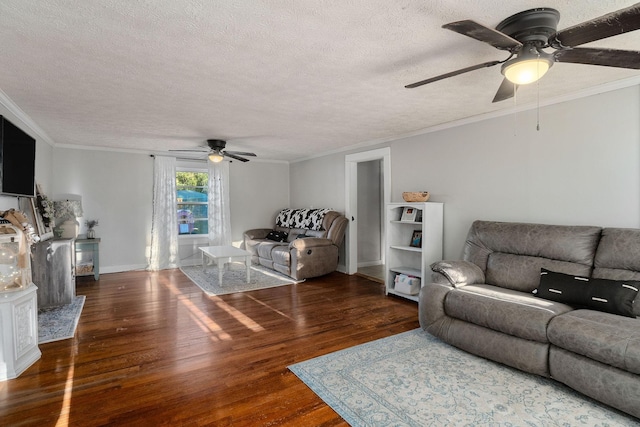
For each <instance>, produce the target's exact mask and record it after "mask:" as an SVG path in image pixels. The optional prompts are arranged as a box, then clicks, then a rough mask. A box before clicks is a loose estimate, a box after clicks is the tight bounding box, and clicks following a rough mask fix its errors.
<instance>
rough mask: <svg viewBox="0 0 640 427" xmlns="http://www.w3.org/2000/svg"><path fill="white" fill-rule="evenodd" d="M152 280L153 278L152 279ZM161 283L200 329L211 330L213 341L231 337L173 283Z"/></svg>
mask: <svg viewBox="0 0 640 427" xmlns="http://www.w3.org/2000/svg"><path fill="white" fill-rule="evenodd" d="M152 280H153V279H152ZM163 285H164V286H165V287H166V288H167V289H169V291H171V293H172V294H174V295H175V296H176V298H177V299H178V301H180V302H181V303H182V304H183V305H184V306H185V307H186V308H187V310H189V315H190V316H191V318H192V319H193V321H194V322H195V323H196V324H197V325H198V326H199V327H200V329H202V331H203V332H207V333H209V332H211V333H213V334H214V335H212V336H211V339H212V340H213V341H220V340H223V341H227V340H230V339H231V335H229V334H228V333H226V332H225V331H224V330H223V329H222V327H221V326H220V325H218V324H217V323H216V322H214V321H213V320H211V318H209V316H208V315H207V314H205V313H203V312H202V310H200V309H199V308H198V307H197V306H196V305H195V304H194V303H193V301H191V300H190V299H189V298H188V297H187V296H185V295H184V294H183V293H182V292H180V290H179V289H178V288H176V286H175V285H173V284H171V283H168V282H166V281H165V283H163Z"/></svg>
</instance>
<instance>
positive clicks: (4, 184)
mask: <svg viewBox="0 0 640 427" xmlns="http://www.w3.org/2000/svg"><path fill="white" fill-rule="evenodd" d="M35 172H36V140H35V139H34V138H32V137H30V136H29V135H27V133H26V132H24V131H23V130H22V129H20V128H19V127H17V126H16V125H14V124H13V123H11V122H10V121H9V120H7V119H6V118H5V117H4V116H0V186H1V187H0V193H2V194H4V195H7V196H24V197H35V195H36V185H35V184H36V178H35Z"/></svg>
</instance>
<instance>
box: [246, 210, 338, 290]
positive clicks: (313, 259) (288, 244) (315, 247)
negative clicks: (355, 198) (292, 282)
mask: <svg viewBox="0 0 640 427" xmlns="http://www.w3.org/2000/svg"><path fill="white" fill-rule="evenodd" d="M347 224H348V221H347V218H345V216H344V215H342V214H340V213H338V212H336V211H333V210H330V209H283V210H282V211H280V213H279V214H278V215H277V217H276V222H275V225H274V228H273V229H271V228H258V229H253V230H248V231H246V232H245V233H244V246H245V248H246V250H247V251H249V252H251V254H252V262H253V263H255V264H260V265H262V266H264V267H267V268H270V269H272V270H275V271H278V272H279V273H282V274H286V275H287V276H290V277H292V278H294V279H296V280H303V279H308V278H311V277H317V276H322V275H325V274H328V273H331V272H332V271H335V270H336V268H337V267H338V253H339V248H340V246H341V245H342V242H343V240H344V234H345V230H346V228H347Z"/></svg>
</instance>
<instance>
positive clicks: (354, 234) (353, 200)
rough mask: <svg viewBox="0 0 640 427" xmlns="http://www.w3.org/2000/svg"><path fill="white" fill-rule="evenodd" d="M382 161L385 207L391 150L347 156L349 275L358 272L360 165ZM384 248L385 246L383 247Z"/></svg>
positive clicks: (384, 226) (389, 176)
mask: <svg viewBox="0 0 640 427" xmlns="http://www.w3.org/2000/svg"><path fill="white" fill-rule="evenodd" d="M372 160H382V182H383V184H382V204H383V206H382V207H381V208H382V210H383V212H386V209H385V206H387V204H388V203H389V202H390V201H391V148H390V147H385V148H380V149H377V150H371V151H364V152H362V153H356V154H348V155H346V156H345V174H344V175H345V181H346V182H345V206H346V212H345V215H346V217H347V219H349V227H348V228H347V235H346V240H345V247H346V251H345V252H346V253H345V255H346V260H345V264H346V269H347V274H355V273H356V272H357V271H358V194H357V192H358V163H360V162H370V161H372ZM385 216H386V215H383V216H382V230H381V232H382V239H383V240H384V239H385V228H386V218H385ZM382 248H384V245H383V246H382Z"/></svg>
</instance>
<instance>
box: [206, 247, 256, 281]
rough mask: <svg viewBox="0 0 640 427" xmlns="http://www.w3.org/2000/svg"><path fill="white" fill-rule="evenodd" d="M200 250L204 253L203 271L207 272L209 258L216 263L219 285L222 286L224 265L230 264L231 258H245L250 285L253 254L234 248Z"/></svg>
mask: <svg viewBox="0 0 640 427" xmlns="http://www.w3.org/2000/svg"><path fill="white" fill-rule="evenodd" d="M198 249H200V251H201V252H202V269H203V270H204V271H207V258H209V259H210V260H211V261H212V262H213V261H215V262H216V265H217V266H218V283H219V284H220V285H222V270H223V269H224V265H225V264H226V263H227V262H229V261H230V259H231V258H244V263H245V264H246V266H247V283H249V279H250V275H249V274H250V271H251V252H247V251H244V250H242V249H239V248H236V247H234V246H204V247H201V248H198ZM209 264H211V263H209Z"/></svg>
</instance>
